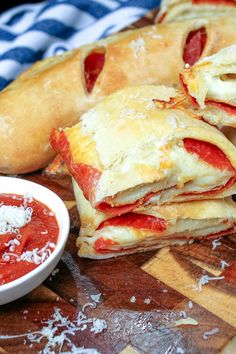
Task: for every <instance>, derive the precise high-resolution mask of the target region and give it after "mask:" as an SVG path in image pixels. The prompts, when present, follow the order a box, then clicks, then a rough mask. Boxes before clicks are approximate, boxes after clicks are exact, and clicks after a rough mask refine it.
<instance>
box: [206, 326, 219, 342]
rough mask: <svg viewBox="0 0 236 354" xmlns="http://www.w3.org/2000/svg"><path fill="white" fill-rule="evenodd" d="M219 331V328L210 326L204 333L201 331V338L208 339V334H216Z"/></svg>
mask: <svg viewBox="0 0 236 354" xmlns="http://www.w3.org/2000/svg"><path fill="white" fill-rule="evenodd" d="M219 332H220V330H219V328H217V327H216V328H212V329H211V330H210V331H207V332H205V333H203V336H202V337H203V339H205V340H207V339H208V337H210V336H213V335H214V334H217V333H219Z"/></svg>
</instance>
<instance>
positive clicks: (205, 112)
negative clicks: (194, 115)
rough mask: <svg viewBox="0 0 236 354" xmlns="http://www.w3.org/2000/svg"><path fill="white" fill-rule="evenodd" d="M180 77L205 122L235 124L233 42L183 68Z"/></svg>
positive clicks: (235, 61) (234, 47)
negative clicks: (189, 66)
mask: <svg viewBox="0 0 236 354" xmlns="http://www.w3.org/2000/svg"><path fill="white" fill-rule="evenodd" d="M181 81H182V83H183V86H184V88H185V90H186V92H187V94H189V95H190V96H191V98H192V99H193V104H196V105H197V106H198V107H200V110H201V115H202V117H203V118H204V119H205V120H206V121H207V122H209V123H210V124H213V125H217V126H218V127H222V126H231V127H236V44H234V45H232V46H229V47H226V48H223V49H221V50H219V51H218V52H217V53H216V54H214V55H212V56H209V57H205V58H204V59H202V60H199V61H198V62H197V63H196V64H195V65H193V66H192V67H191V68H188V69H185V70H184V71H183V72H182V74H181Z"/></svg>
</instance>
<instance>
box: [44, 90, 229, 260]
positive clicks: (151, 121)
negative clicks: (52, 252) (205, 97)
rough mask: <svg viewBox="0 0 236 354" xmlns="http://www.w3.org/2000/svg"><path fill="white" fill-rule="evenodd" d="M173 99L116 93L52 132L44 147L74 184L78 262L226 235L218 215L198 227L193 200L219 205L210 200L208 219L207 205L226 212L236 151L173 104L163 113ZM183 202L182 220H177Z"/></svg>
mask: <svg viewBox="0 0 236 354" xmlns="http://www.w3.org/2000/svg"><path fill="white" fill-rule="evenodd" d="M175 100H176V102H178V101H179V100H181V94H180V93H179V92H178V91H176V90H174V89H171V88H166V87H158V86H141V87H132V88H127V89H123V90H121V91H118V92H116V93H114V94H112V95H110V96H109V97H107V98H105V99H104V100H103V102H101V103H100V104H98V105H97V106H96V107H95V108H94V109H92V110H90V111H88V112H87V113H86V114H84V115H83V116H82V117H81V121H80V122H79V123H78V124H77V125H75V126H74V127H72V128H67V129H64V130H62V129H61V130H53V131H52V134H51V144H52V146H53V148H54V149H55V150H56V152H57V153H59V154H60V155H61V156H62V158H63V159H64V161H65V162H66V165H67V168H68V170H69V171H70V173H71V175H72V176H73V178H74V185H75V193H76V198H77V202H78V209H79V211H80V217H81V224H82V227H81V231H80V237H79V238H78V245H79V247H80V251H79V254H80V255H81V256H87V257H93V258H96V257H98V258H99V257H100V258H101V257H103V256H106V257H109V256H113V255H114V254H117V255H118V254H123V253H126V251H125V250H124V249H123V248H125V247H126V246H127V247H128V250H127V252H128V253H130V252H136V251H141V250H146V249H151V248H156V247H160V246H161V245H163V242H164V244H166V243H173V242H175V241H176V240H177V241H179V240H182V241H189V239H193V238H194V237H195V236H196V237H200V238H201V237H206V236H207V235H217V236H219V233H221V232H226V231H227V233H233V231H234V229H233V228H234V221H233V220H234V217H232V219H231V221H230V222H229V223H228V217H226V214H224V213H222V214H221V215H222V217H221V216H220V215H218V216H217V212H216V214H214V213H213V211H212V214H209V215H211V216H209V218H210V222H209V223H208V222H205V221H206V220H204V222H203V223H202V224H201V226H200V224H199V223H198V222H199V220H202V219H204V217H203V211H202V210H204V212H205V210H207V209H208V207H207V203H208V202H204V201H202V202H200V201H199V200H206V199H207V200H209V199H219V201H214V203H215V204H214V203H213V202H209V203H210V204H209V213H211V212H210V210H213V209H214V207H213V205H217V206H218V208H219V209H221V208H222V209H223V208H226V209H227V208H228V207H227V205H228V204H227V203H225V202H223V201H222V198H224V197H227V196H230V195H232V194H233V193H234V192H235V189H236V185H235V181H236V170H235V168H236V149H235V148H234V146H233V145H232V144H231V143H230V142H229V141H228V140H227V139H226V138H225V137H224V135H223V134H222V133H221V132H220V131H218V130H217V129H216V128H214V127H211V126H209V125H208V124H206V123H205V122H203V121H201V120H198V119H194V118H193V117H192V115H191V113H190V112H188V111H186V110H185V109H184V108H183V107H182V108H181V109H178V108H176V107H178V106H176V107H175V105H174V104H173V102H172V108H171V109H170V108H169V109H167V108H165V103H166V105H168V103H170V101H175ZM160 107H162V108H161V109H160ZM192 200H194V201H195V200H198V201H199V202H198V204H195V205H197V208H196V210H199V212H198V213H196V220H198V222H195V221H192V224H191V223H190V224H191V226H189V228H188V226H187V224H188V222H189V219H191V217H190V216H191V213H192V211H191V210H193V207H192V206H191V202H190V201H192ZM184 202H188V203H187V204H186V206H188V207H187V209H188V210H189V214H188V213H187V211H186V214H184V212H185V206H184V205H185V204H184V205H183V203H184ZM172 203H175V204H174V206H173V205H172ZM211 203H213V204H211ZM222 203H223V204H222ZM229 204H230V208H233V205H231V203H229ZM163 205H165V207H163V210H162V206H163ZM169 205H170V206H169ZM211 205H212V207H210V206H211ZM169 208H170V209H169ZM191 208H192V209H191ZM201 208H203V209H201ZM187 209H186V210H187ZM181 210H182V211H181ZM217 210H218V209H217ZM229 214H230V212H229ZM171 215H172V216H171ZM174 215H175V216H174ZM184 215H186V216H184ZM206 215H207V214H206ZM212 215H213V216H212ZM172 219H173V220H172ZM182 219H183V221H181V220H182ZM185 219H186V220H185ZM206 219H207V217H206ZM216 219H217V220H216ZM170 220H172V221H173V222H172V223H171V222H170ZM193 220H195V218H194V217H193ZM182 224H183V225H184V224H185V226H186V228H185V226H183V227H182V226H181V225H182ZM104 228H105V229H106V230H105V234H104V235H103V231H104ZM110 231H111V232H110ZM162 236H163V237H165V240H163V239H162ZM88 238H89V240H90V241H91V243H89V242H88ZM104 238H105V239H108V248H107V244H106V245H105V246H104V247H105V249H106V251H105V255H104V252H103V251H104V247H103V239H104ZM98 239H100V241H98ZM132 240H133V241H132ZM159 241H160V242H159ZM99 242H100V243H99ZM117 242H118V245H117ZM126 242H127V243H126ZM132 242H133V243H132ZM88 243H89V246H88ZM110 246H111V247H110ZM116 246H117V247H118V249H117V247H116ZM121 249H122V251H121ZM99 250H100V251H99ZM114 250H115V251H114Z"/></svg>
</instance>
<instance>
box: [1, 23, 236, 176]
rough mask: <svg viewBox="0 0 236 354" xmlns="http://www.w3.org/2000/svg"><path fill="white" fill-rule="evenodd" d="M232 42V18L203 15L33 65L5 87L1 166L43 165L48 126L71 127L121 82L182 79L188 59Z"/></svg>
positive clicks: (8, 169) (10, 169)
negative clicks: (180, 75)
mask: <svg viewBox="0 0 236 354" xmlns="http://www.w3.org/2000/svg"><path fill="white" fill-rule="evenodd" d="M193 33H194V38H192V34H193ZM190 37H191V40H189V38H190ZM235 42H236V23H235V21H234V19H228V18H222V19H220V20H219V21H217V22H215V21H207V20H199V19H198V20H193V21H192V20H191V21H187V22H185V23H177V24H163V25H154V26H148V27H145V28H141V29H137V30H133V31H128V32H123V33H120V34H117V35H115V36H112V37H109V38H107V39H104V40H101V41H98V42H95V43H93V44H90V45H86V46H83V47H81V48H80V49H75V50H73V51H70V52H67V53H65V54H62V55H59V56H56V57H53V58H49V59H45V60H43V61H40V62H38V63H36V64H35V65H33V66H32V68H30V69H28V70H27V71H26V72H24V73H22V74H21V75H20V76H19V77H18V78H17V79H16V80H15V81H14V82H13V83H12V84H10V85H9V86H8V87H7V88H6V89H4V90H3V91H2V92H1V93H0V132H1V140H0V172H1V173H26V172H30V171H34V170H37V169H39V168H42V167H45V166H46V165H47V164H48V163H49V162H50V160H51V159H52V157H53V154H54V153H53V150H52V149H51V147H50V144H49V134H50V130H51V128H53V127H54V128H58V127H65V126H72V125H73V124H75V123H76V122H78V121H79V119H80V115H81V114H82V113H84V112H85V111H87V110H88V109H89V108H91V107H92V106H94V105H95V104H96V103H97V102H99V101H101V100H102V99H103V98H104V96H107V95H108V94H110V93H111V92H114V91H116V90H118V89H120V88H123V87H126V86H132V85H139V84H154V83H155V84H168V85H178V81H179V80H178V75H179V72H180V71H181V70H182V68H183V66H184V64H185V63H186V62H187V63H191V64H193V63H195V62H196V61H197V60H198V59H199V58H200V57H203V56H206V55H211V54H212V53H215V52H216V51H217V50H218V49H220V48H222V47H225V46H228V45H230V44H232V43H235ZM9 141H14V143H13V144H9Z"/></svg>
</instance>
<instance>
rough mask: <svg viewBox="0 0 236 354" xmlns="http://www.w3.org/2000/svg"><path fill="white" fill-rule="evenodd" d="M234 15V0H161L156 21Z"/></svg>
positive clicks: (166, 21)
mask: <svg viewBox="0 0 236 354" xmlns="http://www.w3.org/2000/svg"><path fill="white" fill-rule="evenodd" d="M220 16H236V1H235V0H162V2H161V6H160V11H159V12H158V14H157V18H156V22H158V23H169V22H176V21H186V20H189V19H195V18H214V17H220Z"/></svg>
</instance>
